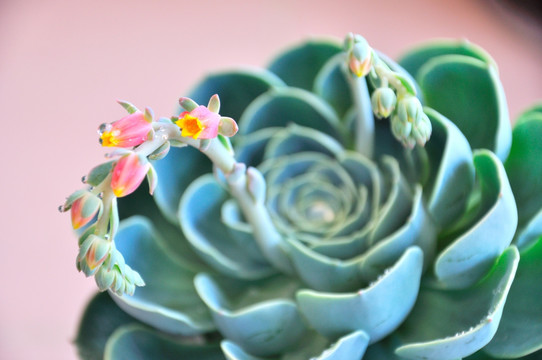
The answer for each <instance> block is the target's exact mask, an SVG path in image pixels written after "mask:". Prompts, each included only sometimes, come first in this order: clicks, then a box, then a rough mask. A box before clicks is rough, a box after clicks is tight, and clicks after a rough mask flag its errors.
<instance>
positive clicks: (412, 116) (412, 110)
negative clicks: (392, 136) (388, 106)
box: [397, 96, 423, 124]
mask: <svg viewBox="0 0 542 360" xmlns="http://www.w3.org/2000/svg"><path fill="white" fill-rule="evenodd" d="M397 115H398V116H399V119H400V120H401V121H402V122H409V123H411V124H416V123H417V122H418V121H419V119H420V118H421V116H422V115H423V108H422V104H421V103H420V100H418V98H417V97H414V96H407V97H406V98H404V99H402V100H400V101H399V102H398V104H397Z"/></svg>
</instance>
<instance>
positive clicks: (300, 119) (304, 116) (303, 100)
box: [239, 88, 342, 141]
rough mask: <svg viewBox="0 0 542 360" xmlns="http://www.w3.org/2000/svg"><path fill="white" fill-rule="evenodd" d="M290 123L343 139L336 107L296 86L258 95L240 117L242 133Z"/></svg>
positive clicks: (240, 131) (240, 130)
mask: <svg viewBox="0 0 542 360" xmlns="http://www.w3.org/2000/svg"><path fill="white" fill-rule="evenodd" d="M290 123H294V124H298V125H301V126H305V127H310V128H313V129H315V130H319V131H321V132H323V133H325V134H328V135H330V136H332V137H334V138H335V139H337V140H339V141H341V140H342V134H341V133H340V131H339V119H338V117H337V114H336V113H335V111H334V110H333V108H331V106H330V105H329V104H328V103H326V102H325V101H323V100H322V99H321V98H319V97H318V96H316V95H314V94H313V93H311V92H308V91H306V90H302V89H296V88H276V89H274V90H273V91H269V92H267V93H266V94H263V95H262V96H260V97H259V98H257V99H256V100H255V101H254V102H253V103H251V104H250V106H249V107H248V108H247V110H246V111H245V112H244V113H243V116H242V117H241V119H240V120H239V134H240V135H246V134H250V133H252V132H254V131H257V130H260V129H264V128H269V127H285V126H287V125H288V124H290Z"/></svg>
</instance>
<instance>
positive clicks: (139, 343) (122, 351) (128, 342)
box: [104, 325, 224, 360]
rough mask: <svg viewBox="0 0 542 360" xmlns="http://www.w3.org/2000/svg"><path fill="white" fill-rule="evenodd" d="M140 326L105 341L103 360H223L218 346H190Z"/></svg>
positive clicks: (121, 330)
mask: <svg viewBox="0 0 542 360" xmlns="http://www.w3.org/2000/svg"><path fill="white" fill-rule="evenodd" d="M190 340H191V339H190V338H187V339H182V338H178V337H177V338H175V337H171V336H167V335H166V334H163V333H159V332H157V331H156V330H153V329H151V328H148V327H146V326H142V325H126V326H123V327H121V328H119V329H118V330H117V331H115V332H114V333H113V335H112V336H111V338H109V340H108V341H107V346H106V348H105V356H104V360H147V359H198V360H223V359H224V355H222V351H220V346H219V345H218V344H209V345H207V344H205V345H201V344H196V343H195V342H194V343H191V341H190Z"/></svg>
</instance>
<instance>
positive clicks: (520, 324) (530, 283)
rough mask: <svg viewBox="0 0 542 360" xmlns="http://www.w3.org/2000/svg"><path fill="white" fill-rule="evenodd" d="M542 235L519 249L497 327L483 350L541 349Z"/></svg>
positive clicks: (508, 353)
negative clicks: (518, 257)
mask: <svg viewBox="0 0 542 360" xmlns="http://www.w3.org/2000/svg"><path fill="white" fill-rule="evenodd" d="M541 279H542V238H539V239H538V241H536V242H535V243H533V244H532V245H531V246H530V247H528V248H525V249H523V250H522V251H521V258H520V260H519V267H518V271H517V274H516V277H515V279H514V283H513V284H512V288H511V289H510V294H509V295H508V299H507V300H506V304H505V306H504V312H503V315H502V319H501V323H500V325H499V329H498V330H497V333H496V334H495V337H494V338H493V340H492V341H491V342H490V343H489V345H488V346H486V347H485V348H484V351H486V352H488V353H489V354H491V355H493V356H495V357H499V358H501V357H505V358H512V357H520V356H524V355H527V354H529V353H531V352H534V351H538V350H540V349H542V322H541V321H540V319H542V302H541V301H540V299H541V298H542V281H541Z"/></svg>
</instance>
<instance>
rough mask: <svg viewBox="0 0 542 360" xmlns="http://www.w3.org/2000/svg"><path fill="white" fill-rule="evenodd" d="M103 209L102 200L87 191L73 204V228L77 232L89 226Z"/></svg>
mask: <svg viewBox="0 0 542 360" xmlns="http://www.w3.org/2000/svg"><path fill="white" fill-rule="evenodd" d="M101 208H102V200H101V199H100V198H99V197H98V196H96V195H94V194H92V193H91V192H90V191H85V192H83V193H82V194H81V196H79V197H78V198H77V199H75V200H74V201H73V203H72V204H71V219H72V226H73V228H74V229H75V230H77V229H79V228H80V227H83V226H85V225H87V224H88V223H89V222H90V221H91V220H92V219H93V218H94V217H95V216H96V214H97V213H98V211H99V210H100V209H101Z"/></svg>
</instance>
